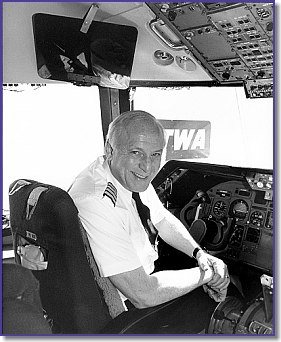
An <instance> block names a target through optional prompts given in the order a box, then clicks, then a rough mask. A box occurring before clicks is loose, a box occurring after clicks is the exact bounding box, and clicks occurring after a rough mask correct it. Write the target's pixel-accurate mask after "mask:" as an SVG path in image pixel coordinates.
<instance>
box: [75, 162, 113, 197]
mask: <svg viewBox="0 0 281 342" xmlns="http://www.w3.org/2000/svg"><path fill="white" fill-rule="evenodd" d="M107 183H108V182H107V177H106V171H105V169H104V167H103V164H102V159H101V158H98V159H97V160H96V161H94V162H93V163H92V164H90V165H89V166H88V167H87V168H86V169H84V170H83V171H82V172H81V173H80V174H79V175H78V176H77V177H76V178H75V180H74V182H73V184H72V185H71V188H70V189H69V194H70V196H71V197H72V198H80V197H85V198H86V197H91V196H92V197H102V196H103V193H104V191H105V189H106V188H107Z"/></svg>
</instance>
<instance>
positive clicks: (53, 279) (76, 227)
mask: <svg viewBox="0 0 281 342" xmlns="http://www.w3.org/2000/svg"><path fill="white" fill-rule="evenodd" d="M9 200H10V223H11V229H12V233H13V239H14V246H15V259H16V262H17V263H19V264H21V265H22V266H25V267H27V268H29V269H32V272H33V274H34V275H35V277H36V278H37V279H38V280H39V283H40V297H41V301H42V306H43V308H44V310H45V311H46V313H47V315H48V318H49V319H51V320H52V321H53V333H62V334H96V333H99V331H100V330H101V329H102V328H103V327H104V326H105V325H106V324H108V323H109V322H110V321H111V320H112V318H114V316H117V315H118V314H119V313H121V312H122V311H123V310H124V308H123V306H122V304H121V300H120V297H119V296H118V295H117V291H116V289H115V288H114V287H113V285H112V284H111V283H110V281H109V280H108V279H105V278H101V277H99V274H98V271H97V267H96V264H95V261H94V259H93V257H92V254H91V250H90V247H89V243H88V240H87V236H86V233H85V231H84V229H83V227H82V225H81V222H80V220H79V217H78V210H77V208H76V206H75V204H74V202H73V201H72V199H71V197H70V196H69V194H68V193H67V192H66V191H64V190H62V189H60V188H58V187H55V186H52V185H48V184H44V183H39V182H36V181H33V180H27V179H21V180H17V181H15V182H13V183H12V184H11V186H10V191H9ZM108 298H111V299H109V300H108ZM112 298H113V302H114V301H115V302H114V303H113V306H112V305H110V304H112V303H110V301H111V302H112ZM114 298H115V299H114ZM116 298H118V299H116ZM118 300H119V301H120V302H118Z"/></svg>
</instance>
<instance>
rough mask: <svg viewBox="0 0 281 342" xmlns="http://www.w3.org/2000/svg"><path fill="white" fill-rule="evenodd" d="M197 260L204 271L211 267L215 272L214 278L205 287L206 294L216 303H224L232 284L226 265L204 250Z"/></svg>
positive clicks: (200, 252)
mask: <svg viewBox="0 0 281 342" xmlns="http://www.w3.org/2000/svg"><path fill="white" fill-rule="evenodd" d="M196 259H197V261H198V265H199V267H200V268H201V269H202V270H204V271H206V270H207V269H208V268H209V267H211V269H212V270H213V278H212V279H211V280H210V281H209V282H208V283H207V284H206V285H205V286H204V290H205V292H207V293H208V294H209V296H210V297H211V298H213V299H214V300H215V301H217V302H220V301H223V300H224V299H225V297H226V292H227V287H228V285H229V282H230V278H229V274H228V270H227V266H226V264H225V263H224V262H223V261H222V260H220V259H218V258H216V257H214V256H212V255H210V254H208V253H206V252H204V251H202V250H200V251H198V253H197V256H196Z"/></svg>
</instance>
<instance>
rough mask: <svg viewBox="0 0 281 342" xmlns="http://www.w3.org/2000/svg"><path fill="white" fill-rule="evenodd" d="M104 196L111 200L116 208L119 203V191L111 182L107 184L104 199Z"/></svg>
mask: <svg viewBox="0 0 281 342" xmlns="http://www.w3.org/2000/svg"><path fill="white" fill-rule="evenodd" d="M104 196H107V197H108V198H110V199H111V201H112V203H113V205H114V207H115V205H116V201H117V189H116V188H115V186H114V185H113V184H112V183H111V182H108V183H107V186H106V188H105V190H104V193H103V197H104Z"/></svg>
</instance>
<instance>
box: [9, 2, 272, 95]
mask: <svg viewBox="0 0 281 342" xmlns="http://www.w3.org/2000/svg"><path fill="white" fill-rule="evenodd" d="M91 5H92V3H87V2H24V3H21V2H5V3H3V83H48V82H54V81H52V80H51V81H49V80H48V79H42V78H40V77H39V76H38V74H37V68H36V57H35V51H34V37H33V31H32V16H33V15H34V14H35V13H48V14H54V15H58V16H65V17H73V18H80V19H82V18H85V15H86V14H87V11H88V10H89V8H90V7H91ZM95 6H97V7H98V10H97V12H96V14H95V17H94V20H95V21H101V22H106V23H113V24H121V25H129V26H134V27H135V28H136V29H137V30H138V40H137V44H136V50H135V56H134V62H133V67H132V74H131V83H130V84H131V85H132V86H134V85H138V84H139V82H142V84H144V83H143V82H147V85H151V84H154V83H157V82H158V84H165V85H168V84H172V83H174V84H175V83H178V84H179V85H180V84H187V85H191V84H192V83H194V82H197V83H198V82H199V83H200V84H203V83H204V82H205V83H206V84H208V85H210V84H214V85H229V84H240V85H244V86H245V90H246V94H247V96H249V97H253V98H254V97H271V96H272V92H273V28H274V23H273V17H274V15H273V11H274V8H273V3H271V2H267V3H227V2H217V3H214V2H194V3H193V2H173V3H171V2H147V3H146V2H97V3H95ZM13 23H18V25H14V24H13Z"/></svg>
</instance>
